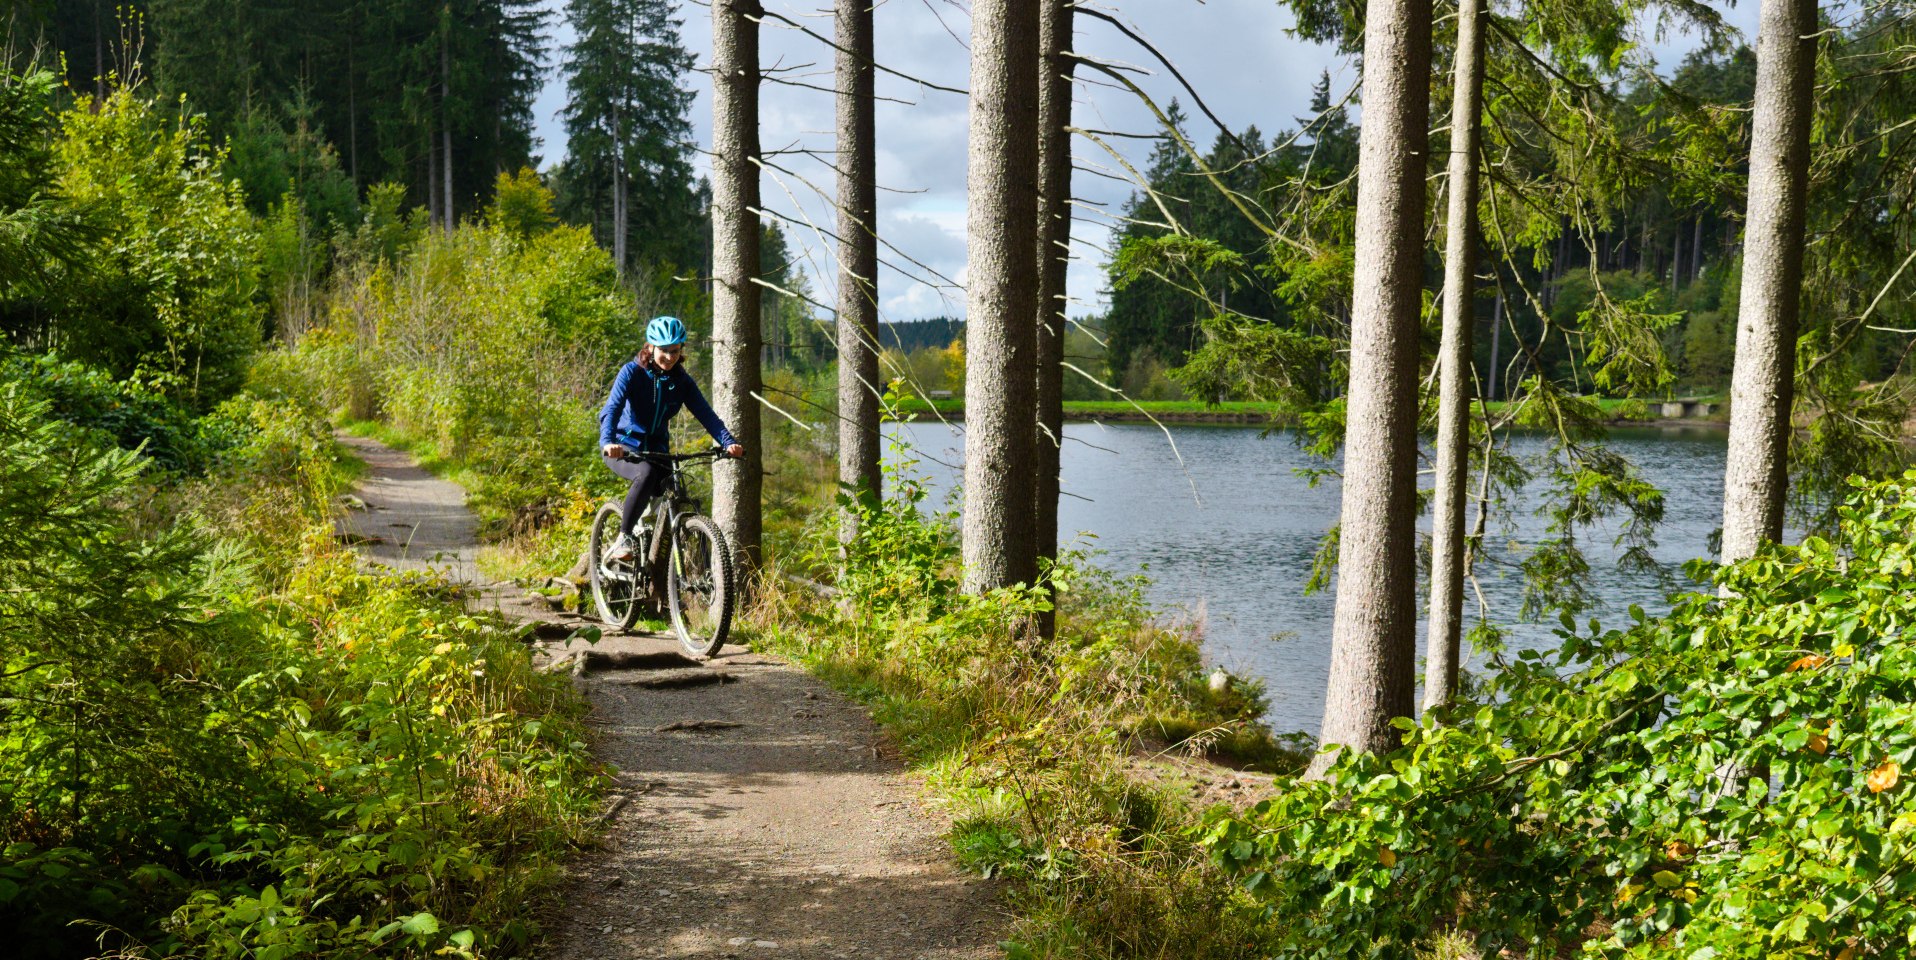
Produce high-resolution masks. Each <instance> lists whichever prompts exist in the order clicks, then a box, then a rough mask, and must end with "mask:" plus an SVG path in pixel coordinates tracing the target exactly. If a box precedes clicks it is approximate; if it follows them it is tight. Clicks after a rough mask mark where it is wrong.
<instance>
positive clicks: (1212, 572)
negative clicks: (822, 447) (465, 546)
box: [888, 423, 1724, 733]
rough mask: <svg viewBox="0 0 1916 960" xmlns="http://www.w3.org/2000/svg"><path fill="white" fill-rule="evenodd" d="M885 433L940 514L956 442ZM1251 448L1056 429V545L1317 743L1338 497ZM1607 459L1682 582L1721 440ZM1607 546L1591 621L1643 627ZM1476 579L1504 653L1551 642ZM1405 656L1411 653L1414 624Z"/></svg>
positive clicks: (1625, 437) (1711, 513) (1646, 446)
mask: <svg viewBox="0 0 1916 960" xmlns="http://www.w3.org/2000/svg"><path fill="white" fill-rule="evenodd" d="M888 429H889V430H890V431H891V432H892V433H893V435H895V436H896V435H901V434H902V436H901V439H906V440H908V441H909V442H910V444H911V445H912V447H913V448H914V449H915V450H916V456H917V458H918V460H919V466H918V469H919V470H920V471H921V472H922V473H924V474H925V475H926V476H927V478H928V479H929V480H930V481H931V487H932V490H933V494H932V502H934V503H942V502H944V498H945V497H947V496H949V495H951V494H952V492H953V490H954V487H955V481H956V480H958V479H961V478H962V471H961V470H958V469H956V465H957V464H960V463H962V462H963V450H964V439H963V437H962V435H960V434H959V433H958V432H957V430H956V429H954V428H953V427H948V426H946V425H944V424H940V423H908V424H896V425H893V426H891V427H890V428H888ZM1261 434H1262V431H1260V430H1259V429H1257V428H1255V427H1238V426H1195V425H1193V426H1174V427H1171V428H1170V438H1169V440H1167V438H1166V436H1165V432H1164V431H1162V430H1159V429H1158V428H1157V427H1154V426H1150V425H1146V424H1138V425H1133V424H1111V425H1101V424H1091V423H1073V424H1068V425H1066V427H1065V444H1066V445H1065V452H1064V471H1063V488H1064V491H1065V494H1066V495H1065V496H1064V497H1063V498H1062V501H1061V503H1060V504H1059V527H1060V531H1061V533H1062V534H1063V535H1064V537H1065V538H1066V539H1067V540H1069V539H1070V538H1071V536H1072V534H1073V533H1074V532H1075V533H1076V534H1077V540H1078V543H1079V545H1080V546H1083V547H1087V548H1090V549H1094V550H1100V551H1103V553H1102V555H1101V556H1100V557H1099V558H1098V563H1099V564H1100V565H1102V566H1103V567H1105V568H1106V569H1109V570H1111V571H1113V572H1115V573H1120V574H1130V573H1137V572H1140V571H1142V572H1144V573H1145V574H1147V575H1148V576H1149V577H1150V578H1151V581H1152V582H1151V586H1150V588H1149V590H1148V591H1147V593H1148V596H1149V598H1150V600H1151V602H1152V603H1153V604H1154V605H1155V606H1157V607H1158V608H1159V609H1160V610H1165V611H1169V612H1171V613H1173V614H1174V615H1179V616H1182V617H1185V618H1186V619H1189V620H1193V621H1196V622H1199V623H1201V624H1202V629H1203V637H1204V648H1205V654H1206V656H1207V658H1208V659H1209V660H1211V661H1212V662H1215V663H1218V664H1222V665H1223V666H1224V667H1225V668H1226V669H1229V670H1231V671H1233V672H1235V673H1240V674H1244V675H1248V676H1255V677H1259V678H1262V679H1263V680H1264V681H1265V683H1266V685H1267V689H1268V690H1269V693H1270V699H1271V712H1270V715H1269V720H1270V722H1271V724H1272V726H1273V727H1274V728H1275V729H1278V730H1305V731H1309V732H1312V733H1315V732H1316V731H1317V726H1318V722H1319V721H1320V720H1321V719H1322V715H1323V708H1324V684H1325V681H1326V679H1327V675H1328V672H1329V667H1330V634H1331V605H1332V600H1333V596H1332V591H1330V590H1325V591H1321V592H1319V593H1317V594H1314V595H1310V596H1306V595H1305V594H1304V583H1305V581H1306V580H1307V579H1308V578H1309V576H1310V566H1311V557H1312V555H1313V553H1314V552H1315V551H1316V549H1317V542H1318V539H1319V538H1320V537H1321V536H1323V534H1324V531H1325V530H1326V529H1327V528H1329V526H1330V525H1331V524H1332V523H1333V522H1335V520H1336V518H1337V511H1338V498H1339V496H1340V491H1339V487H1338V483H1337V480H1336V479H1335V478H1334V477H1333V478H1327V479H1325V480H1324V481H1323V482H1321V483H1319V484H1318V485H1317V486H1316V487H1314V488H1313V487H1311V486H1309V485H1308V484H1307V483H1306V482H1305V481H1304V480H1303V479H1302V478H1300V477H1299V476H1297V474H1296V472H1295V471H1296V470H1297V469H1299V468H1305V467H1313V466H1322V463H1321V462H1319V461H1316V460H1314V459H1313V458H1311V457H1309V456H1308V455H1306V454H1305V453H1304V452H1303V451H1301V450H1299V449H1298V448H1297V447H1296V445H1295V444H1293V443H1292V442H1291V439H1290V437H1289V436H1288V435H1286V434H1283V433H1273V434H1270V435H1269V436H1262V435H1261ZM1173 441H1174V442H1175V443H1176V447H1177V454H1173V452H1172V446H1171V444H1172V442H1173ZM1611 447H1612V449H1614V450H1616V451H1617V452H1619V453H1621V454H1623V455H1624V456H1626V457H1628V458H1629V459H1630V460H1631V461H1632V462H1633V463H1635V464H1636V465H1637V467H1638V469H1639V470H1641V471H1642V473H1643V475H1644V476H1645V477H1646V478H1647V479H1648V480H1650V481H1651V482H1652V483H1655V484H1656V485H1657V486H1658V487H1660V488H1662V489H1663V491H1664V494H1665V502H1666V509H1665V513H1664V521H1663V524H1662V526H1661V527H1659V528H1658V532H1657V546H1656V549H1655V550H1654V553H1655V554H1656V557H1657V559H1658V560H1661V561H1663V562H1665V563H1667V564H1670V565H1671V566H1672V572H1673V573H1674V574H1675V575H1676V578H1677V582H1678V583H1679V584H1681V583H1683V582H1684V579H1683V577H1682V574H1681V571H1680V570H1677V569H1676V566H1677V565H1679V564H1681V563H1682V562H1683V561H1686V560H1689V559H1692V558H1694V557H1698V556H1703V555H1705V554H1706V553H1707V541H1708V538H1709V536H1710V534H1711V532H1712V531H1714V530H1715V529H1716V528H1717V526H1718V525H1719V523H1720V522H1721V516H1720V511H1721V504H1722V491H1723V456H1724V434H1723V432H1722V431H1720V430H1715V429H1710V428H1691V429H1683V428H1641V429H1619V430H1615V431H1613V432H1612V434H1611ZM1513 449H1514V452H1516V453H1517V454H1519V455H1531V454H1541V453H1543V452H1545V450H1546V444H1545V441H1544V440H1543V439H1542V438H1540V437H1519V438H1518V439H1517V440H1515V441H1514V442H1513ZM1180 454H1181V455H1182V464H1180V462H1179V456H1178V455H1180ZM1425 482H1426V483H1428V478H1425ZM1542 492H1543V491H1542V484H1541V483H1540V482H1539V483H1533V484H1532V486H1531V488H1529V489H1527V490H1525V491H1524V494H1523V496H1522V498H1521V501H1522V502H1519V503H1516V504H1513V505H1512V507H1513V509H1512V510H1511V511H1510V512H1511V514H1512V516H1511V521H1512V522H1511V524H1510V525H1509V526H1508V527H1507V528H1505V529H1504V530H1502V531H1501V532H1500V531H1499V527H1498V524H1496V523H1493V524H1492V525H1491V527H1490V528H1489V533H1488V534H1487V536H1486V540H1488V541H1489V542H1490V543H1489V549H1490V550H1492V551H1495V552H1496V553H1497V554H1498V555H1499V556H1502V557H1505V558H1509V559H1516V558H1520V557H1521V556H1522V555H1523V551H1524V550H1525V549H1526V545H1527V544H1532V543H1535V542H1536V541H1538V540H1540V539H1543V537H1544V531H1543V527H1544V521H1543V520H1542V519H1541V518H1539V517H1537V516H1535V513H1534V512H1535V510H1536V508H1537V506H1538V505H1539V504H1540V503H1541V493H1542ZM1473 513H1474V508H1473ZM1424 526H1425V528H1426V529H1428V526H1429V520H1428V518H1426V519H1425V521H1424ZM1614 536H1615V531H1614V530H1613V529H1603V528H1599V529H1598V530H1596V531H1594V533H1593V534H1592V535H1591V536H1589V537H1588V538H1587V542H1586V544H1585V549H1586V551H1587V552H1588V553H1589V556H1590V566H1591V573H1590V577H1591V586H1592V588H1593V592H1595V593H1596V594H1597V595H1598V596H1600V597H1602V598H1603V600H1604V603H1605V606H1604V607H1603V608H1601V609H1599V610H1598V611H1596V613H1595V614H1594V615H1595V616H1597V617H1598V618H1599V619H1602V620H1604V621H1606V622H1609V621H1612V620H1615V621H1618V622H1621V621H1622V620H1623V619H1624V618H1625V617H1626V613H1625V611H1627V610H1628V608H1629V605H1630V604H1632V603H1637V604H1641V605H1642V606H1643V608H1644V609H1645V610H1647V611H1649V612H1651V613H1653V614H1654V613H1660V612H1662V611H1663V610H1665V609H1667V607H1668V604H1667V603H1665V601H1664V596H1665V588H1664V587H1663V586H1662V585H1660V584H1659V583H1658V581H1657V580H1656V578H1655V577H1654V576H1650V575H1645V574H1635V573H1625V572H1622V571H1619V570H1618V569H1617V568H1616V565H1615V560H1616V556H1617V553H1616V551H1614V550H1613V549H1612V548H1611V540H1612V538H1613V537H1614ZM1479 575H1480V578H1481V579H1482V583H1483V587H1484V593H1485V596H1486V599H1487V600H1488V601H1489V603H1490V606H1491V611H1490V614H1491V618H1492V619H1493V620H1496V621H1498V622H1503V623H1506V624H1509V625H1510V641H1511V644H1512V646H1514V647H1519V648H1522V647H1533V646H1544V645H1549V644H1551V643H1553V642H1554V637H1553V635H1552V634H1551V632H1550V628H1549V627H1548V626H1544V625H1541V624H1523V623H1513V622H1512V621H1515V620H1516V619H1517V614H1518V608H1519V606H1520V604H1521V595H1522V594H1521V583H1520V581H1519V578H1518V575H1517V574H1516V572H1515V571H1511V572H1509V573H1507V574H1501V575H1500V574H1499V573H1498V572H1497V571H1496V570H1494V569H1488V570H1485V569H1480V572H1479ZM1466 594H1467V595H1468V587H1466ZM1420 602H1421V597H1420ZM1473 609H1474V608H1473ZM1473 617H1474V613H1473ZM1469 622H1474V619H1473V620H1472V621H1469ZM1418 644H1419V648H1420V651H1419V652H1420V653H1421V647H1422V644H1423V628H1422V626H1421V624H1420V626H1419V629H1418Z"/></svg>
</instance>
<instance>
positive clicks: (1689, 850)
mask: <svg viewBox="0 0 1916 960" xmlns="http://www.w3.org/2000/svg"><path fill="white" fill-rule="evenodd" d="M1695 852H1696V848H1695V847H1693V846H1690V845H1689V844H1687V843H1684V842H1683V841H1681V840H1672V841H1670V842H1668V843H1666V844H1664V845H1663V855H1664V856H1666V857H1669V858H1670V859H1672V860H1688V859H1690V854H1693V853H1695Z"/></svg>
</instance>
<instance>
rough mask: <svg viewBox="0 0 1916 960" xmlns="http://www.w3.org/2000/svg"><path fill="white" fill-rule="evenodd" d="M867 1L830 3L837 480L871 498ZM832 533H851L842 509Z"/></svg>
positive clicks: (872, 153)
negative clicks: (833, 13) (834, 98)
mask: <svg viewBox="0 0 1916 960" xmlns="http://www.w3.org/2000/svg"><path fill="white" fill-rule="evenodd" d="M872 2H873V0H837V3H838V10H837V20H836V22H837V32H838V36H837V40H838V56H837V60H836V63H835V71H834V72H835V74H836V80H835V82H836V84H837V87H838V236H839V238H840V240H839V252H838V323H837V327H836V333H837V336H838V482H839V483H841V484H844V485H846V486H849V487H853V488H858V489H862V490H865V491H868V492H869V493H870V494H871V495H872V496H874V497H876V496H878V495H879V492H880V490H879V486H880V482H881V478H880V475H879V471H878V450H879V436H878V397H879V394H880V393H882V392H883V388H882V387H880V386H879V381H878V179H877V178H878V174H877V159H876V158H877V140H876V138H875V134H874V133H873V120H872V114H873V107H874V103H875V101H874V100H873V99H872V77H873V70H874V69H875V68H874V67H873V65H872V6H871V5H872ZM838 530H839V538H840V539H841V540H842V541H843V542H846V543H850V542H851V541H852V540H854V539H856V538H857V536H858V517H857V515H856V514H855V513H853V512H852V511H849V510H848V511H845V512H844V513H843V514H842V516H841V522H840V523H839V527H838Z"/></svg>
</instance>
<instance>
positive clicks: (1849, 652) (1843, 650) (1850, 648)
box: [1830, 643, 1856, 950]
mask: <svg viewBox="0 0 1916 960" xmlns="http://www.w3.org/2000/svg"><path fill="white" fill-rule="evenodd" d="M1830 653H1833V654H1835V655H1836V656H1839V657H1853V656H1856V644H1853V643H1839V644H1837V645H1836V648H1835V649H1833V650H1831V651H1830ZM1850 949H1852V950H1853V949H1855V948H1854V947H1851V948H1850Z"/></svg>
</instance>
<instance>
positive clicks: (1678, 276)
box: [1670, 220, 1683, 294]
mask: <svg viewBox="0 0 1916 960" xmlns="http://www.w3.org/2000/svg"><path fill="white" fill-rule="evenodd" d="M1674 243H1675V249H1674V250H1672V251H1671V253H1670V293H1672V294H1675V293H1676V292H1677V291H1678V290H1681V289H1683V221H1681V220H1679V221H1677V228H1676V233H1675V239H1674Z"/></svg>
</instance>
